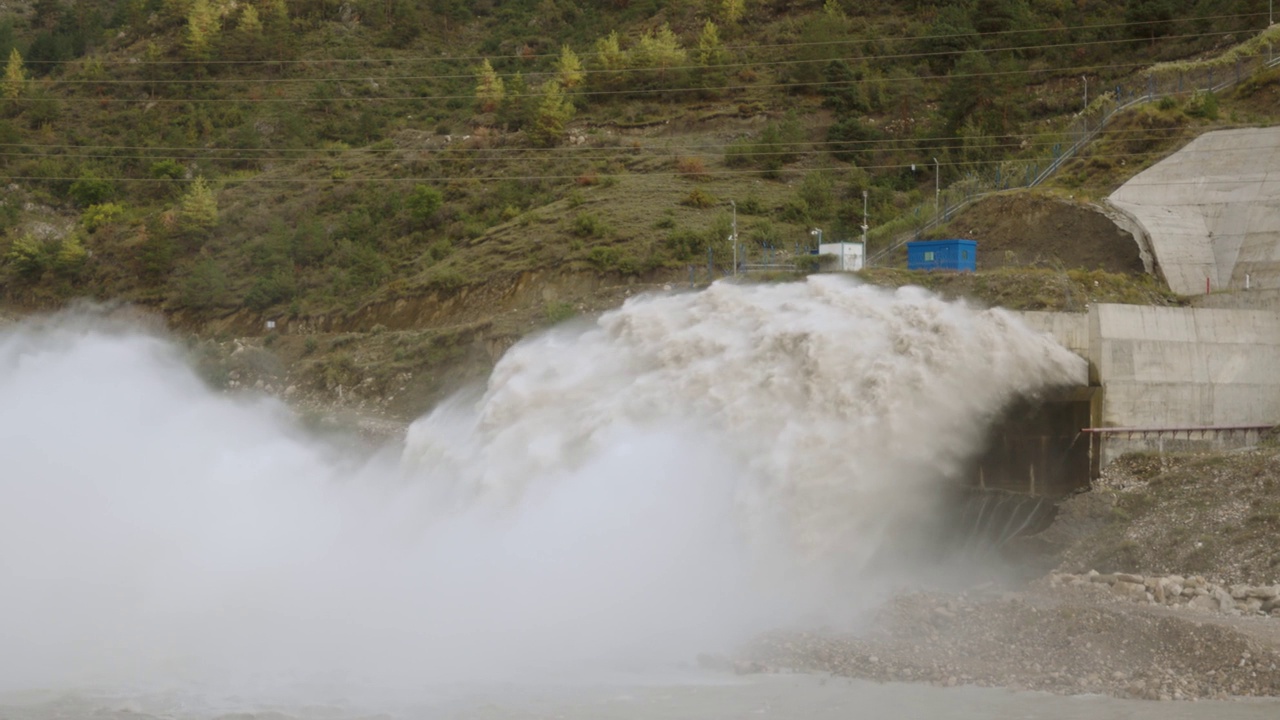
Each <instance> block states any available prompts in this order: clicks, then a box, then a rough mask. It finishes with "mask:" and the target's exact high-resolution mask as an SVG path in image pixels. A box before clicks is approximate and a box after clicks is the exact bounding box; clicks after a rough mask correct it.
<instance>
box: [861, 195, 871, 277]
mask: <svg viewBox="0 0 1280 720" xmlns="http://www.w3.org/2000/svg"><path fill="white" fill-rule="evenodd" d="M862 266H863V267H864V268H868V267H871V253H870V252H868V251H867V191H866V190H863V191H862Z"/></svg>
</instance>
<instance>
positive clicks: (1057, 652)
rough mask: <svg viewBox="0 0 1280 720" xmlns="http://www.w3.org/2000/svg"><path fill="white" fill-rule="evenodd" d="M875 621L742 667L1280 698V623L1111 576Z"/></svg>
mask: <svg viewBox="0 0 1280 720" xmlns="http://www.w3.org/2000/svg"><path fill="white" fill-rule="evenodd" d="M874 627H875V628H876V629H875V630H874V631H872V632H869V633H866V634H863V635H858V636H852V635H829V634H821V633H810V632H797V633H787V632H778V633H774V634H771V635H768V636H765V637H762V638H760V639H759V640H758V641H756V642H755V643H753V644H752V645H751V646H750V647H749V648H747V649H746V650H744V652H743V653H742V654H741V655H740V656H739V658H738V660H737V661H736V663H735V665H734V667H735V669H736V670H737V671H738V672H768V671H772V670H777V669H791V670H801V671H810V672H813V671H817V672H829V673H833V674H836V675H841V676H848V677H856V678H865V679H871V680H881V681H918V682H928V683H933V684H937V685H945V686H954V685H978V686H989V687H994V686H999V687H1008V688H1013V689H1033V690H1043V691H1048V692H1053V693H1059V694H1076V693H1097V694H1107V695H1113V696H1116V697H1126V698H1144V699H1151V700H1196V699H1200V698H1217V699H1221V698H1226V697H1232V696H1277V695H1280V652H1278V650H1280V638H1278V637H1277V634H1278V631H1280V620H1276V619H1274V618H1269V617H1256V618H1245V617H1227V616H1222V615H1218V614H1212V613H1208V612H1202V611H1196V610H1192V609H1183V610H1170V609H1168V608H1164V607H1155V606H1151V605H1142V604H1135V603H1133V602H1131V601H1126V600H1124V599H1123V598H1119V597H1116V596H1115V595H1114V594H1113V593H1112V592H1111V590H1110V588H1108V587H1107V586H1105V585H1104V584H1092V586H1091V587H1065V586H1060V587H1053V588H1051V587H1049V584H1048V583H1047V582H1039V583H1036V584H1035V585H1034V586H1033V587H1031V588H1029V589H1027V590H1025V591H1022V592H1016V593H1008V592H1005V593H995V592H992V593H961V594H937V593H916V594H910V595H904V596H901V597H898V598H897V599H895V600H894V601H892V602H891V603H889V604H888V605H887V606H885V607H884V608H883V609H882V610H881V612H880V614H879V617H877V618H876V621H875V623H874Z"/></svg>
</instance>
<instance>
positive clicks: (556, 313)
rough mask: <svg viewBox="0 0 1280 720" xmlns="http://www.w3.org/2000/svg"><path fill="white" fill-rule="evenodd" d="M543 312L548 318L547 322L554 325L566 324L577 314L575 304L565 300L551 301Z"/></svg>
mask: <svg viewBox="0 0 1280 720" xmlns="http://www.w3.org/2000/svg"><path fill="white" fill-rule="evenodd" d="M542 311H543V314H545V315H546V317H547V322H549V323H552V324H555V323H559V322H564V321H565V320H568V319H569V318H571V317H573V316H574V315H576V314H577V313H576V312H575V311H574V309H573V304H572V303H569V302H565V301H564V300H554V301H549V302H548V303H547V304H546V305H545V306H544V307H543V309H542Z"/></svg>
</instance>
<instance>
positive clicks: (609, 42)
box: [596, 30, 630, 86]
mask: <svg viewBox="0 0 1280 720" xmlns="http://www.w3.org/2000/svg"><path fill="white" fill-rule="evenodd" d="M596 61H597V62H599V63H600V69H601V70H603V71H604V72H603V77H604V80H605V83H606V84H608V85H611V86H617V85H620V84H621V82H622V71H623V70H626V69H627V65H628V64H629V63H630V54H629V53H627V52H624V51H623V49H622V43H621V41H620V40H619V39H618V31H617V30H614V31H613V32H611V33H609V34H608V35H606V36H604V37H602V38H600V39H599V40H596Z"/></svg>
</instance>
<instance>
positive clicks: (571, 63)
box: [556, 45, 585, 90]
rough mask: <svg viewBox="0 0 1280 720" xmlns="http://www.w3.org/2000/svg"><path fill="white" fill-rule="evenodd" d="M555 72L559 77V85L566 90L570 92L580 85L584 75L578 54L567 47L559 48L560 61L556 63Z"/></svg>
mask: <svg viewBox="0 0 1280 720" xmlns="http://www.w3.org/2000/svg"><path fill="white" fill-rule="evenodd" d="M556 72H557V73H558V74H559V75H560V84H561V85H563V86H564V87H565V89H566V90H572V89H574V88H576V87H578V86H579V85H581V84H582V79H583V78H584V77H585V74H584V73H583V71H582V61H581V60H579V59H578V54H577V53H575V52H574V51H573V49H572V48H570V47H569V46H568V45H562V46H561V47H560V59H559V60H557V61H556Z"/></svg>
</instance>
